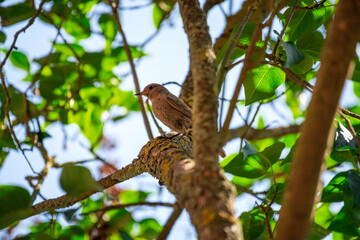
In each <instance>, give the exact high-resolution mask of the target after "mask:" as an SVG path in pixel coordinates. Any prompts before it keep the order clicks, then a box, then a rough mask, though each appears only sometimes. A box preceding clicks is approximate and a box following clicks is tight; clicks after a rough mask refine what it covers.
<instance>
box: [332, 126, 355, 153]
mask: <svg viewBox="0 0 360 240" xmlns="http://www.w3.org/2000/svg"><path fill="white" fill-rule="evenodd" d="M334 149H335V150H345V149H357V145H356V141H355V139H354V137H353V135H352V134H351V133H350V131H349V130H347V128H346V127H344V125H342V124H341V123H340V122H339V126H338V128H337V129H336V133H335V142H334Z"/></svg>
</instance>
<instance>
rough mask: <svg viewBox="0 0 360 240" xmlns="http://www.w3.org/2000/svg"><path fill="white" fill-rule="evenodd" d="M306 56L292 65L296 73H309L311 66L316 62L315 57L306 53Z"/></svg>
mask: <svg viewBox="0 0 360 240" xmlns="http://www.w3.org/2000/svg"><path fill="white" fill-rule="evenodd" d="M304 56H305V58H304V59H303V60H302V61H301V62H299V63H297V64H295V65H293V66H291V67H290V69H291V70H292V71H293V72H294V73H296V74H305V73H307V72H308V71H310V69H311V67H312V66H313V64H314V60H313V58H312V57H311V56H310V55H307V54H304Z"/></svg>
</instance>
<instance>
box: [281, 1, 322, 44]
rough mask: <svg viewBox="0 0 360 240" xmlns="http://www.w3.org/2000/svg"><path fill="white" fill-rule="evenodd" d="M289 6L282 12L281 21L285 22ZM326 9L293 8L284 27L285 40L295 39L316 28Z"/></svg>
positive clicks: (320, 23)
mask: <svg viewBox="0 0 360 240" xmlns="http://www.w3.org/2000/svg"><path fill="white" fill-rule="evenodd" d="M290 10H291V8H289V9H288V10H286V12H285V13H284V17H283V21H284V22H285V21H286V19H287V17H288V16H289V13H290ZM325 13H326V10H325V9H324V8H317V9H310V10H303V9H298V10H295V12H294V15H293V16H292V18H291V21H290V23H289V25H288V27H287V28H286V31H285V33H286V36H285V37H286V41H296V40H297V39H298V38H299V37H300V36H301V35H302V34H304V33H305V32H312V31H315V30H317V29H318V28H319V27H320V26H321V25H322V24H323V22H322V19H323V17H324V16H325Z"/></svg>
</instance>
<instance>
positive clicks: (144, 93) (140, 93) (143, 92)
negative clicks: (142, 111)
mask: <svg viewBox="0 0 360 240" xmlns="http://www.w3.org/2000/svg"><path fill="white" fill-rule="evenodd" d="M135 95H136V96H138V95H145V96H147V91H142V92H139V93H135Z"/></svg>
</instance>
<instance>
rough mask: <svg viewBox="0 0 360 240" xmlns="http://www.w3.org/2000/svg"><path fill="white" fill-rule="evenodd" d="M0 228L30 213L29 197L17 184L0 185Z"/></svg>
mask: <svg viewBox="0 0 360 240" xmlns="http://www.w3.org/2000/svg"><path fill="white" fill-rule="evenodd" d="M0 203H1V204H0V229H3V228H5V227H7V226H8V225H10V224H11V223H13V222H14V221H16V220H19V219H21V218H23V217H25V216H27V215H28V214H29V213H30V206H31V197H30V194H29V192H28V191H27V190H25V189H24V188H21V187H18V186H10V185H0Z"/></svg>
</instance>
